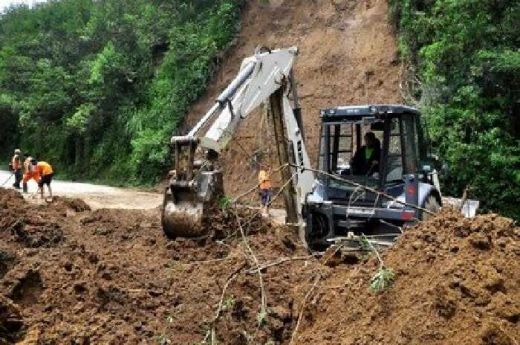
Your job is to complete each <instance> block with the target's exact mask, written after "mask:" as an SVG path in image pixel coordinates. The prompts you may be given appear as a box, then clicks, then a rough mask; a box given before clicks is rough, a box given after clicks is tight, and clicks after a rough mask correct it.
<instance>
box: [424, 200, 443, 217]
mask: <svg viewBox="0 0 520 345" xmlns="http://www.w3.org/2000/svg"><path fill="white" fill-rule="evenodd" d="M423 208H425V209H427V210H428V211H431V212H433V213H437V212H439V210H440V209H441V205H440V204H439V201H438V200H437V198H436V197H435V195H432V194H430V195H429V196H428V197H427V198H426V201H425V202H424V206H423ZM431 217H432V215H431V214H428V213H426V212H421V220H428V219H430V218H431Z"/></svg>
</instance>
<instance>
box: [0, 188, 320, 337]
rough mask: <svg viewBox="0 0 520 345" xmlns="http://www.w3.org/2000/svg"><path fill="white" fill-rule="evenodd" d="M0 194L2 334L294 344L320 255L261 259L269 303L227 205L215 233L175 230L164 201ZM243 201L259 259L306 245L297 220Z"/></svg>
mask: <svg viewBox="0 0 520 345" xmlns="http://www.w3.org/2000/svg"><path fill="white" fill-rule="evenodd" d="M0 200H1V204H0V219H1V225H0V255H1V259H2V260H1V261H0V262H1V265H0V268H1V273H2V274H1V275H0V344H3V343H6V344H7V343H8V344H11V343H13V342H15V341H25V344H63V343H72V344H89V343H90V344H99V343H102V344H123V343H125V344H140V343H143V342H144V343H160V344H161V343H162V344H167V343H173V344H191V343H199V342H201V341H202V340H203V339H204V338H206V337H207V336H208V334H210V333H208V332H209V331H210V330H212V329H213V332H214V336H215V339H217V340H218V341H219V342H220V343H223V344H243V343H245V342H246V339H250V338H251V339H253V338H254V339H255V342H261V343H265V342H267V341H269V340H272V341H275V343H286V342H287V340H288V339H289V337H290V334H291V333H290V332H291V329H292V325H293V324H294V310H293V306H294V305H295V298H296V296H295V295H294V294H293V289H294V286H299V285H301V284H304V283H305V282H306V281H307V279H308V277H309V276H310V275H311V273H312V267H314V266H317V265H319V264H318V262H317V261H315V260H314V259H313V258H308V259H309V260H310V261H308V263H307V265H303V264H302V263H303V262H304V261H302V260H301V259H298V260H294V261H287V262H283V263H280V264H277V265H276V266H273V267H269V268H268V269H266V270H264V271H263V273H262V278H263V285H264V296H265V307H266V309H265V310H263V309H262V307H261V306H262V302H261V301H262V298H261V296H262V293H261V289H260V285H259V276H258V274H257V273H256V272H254V271H252V268H253V267H255V265H254V260H253V257H252V256H251V254H250V252H249V249H247V246H246V245H245V242H244V241H243V238H242V237H241V233H240V231H239V227H238V226H237V225H238V224H237V221H236V215H234V214H231V213H230V212H227V213H223V214H221V215H219V216H218V217H216V218H215V219H214V223H213V227H214V229H221V230H222V232H221V235H220V237H219V238H218V239H216V238H212V239H202V240H188V239H179V240H176V241H169V240H167V239H166V238H165V237H164V236H163V233H162V230H161V227H160V217H159V212H158V211H157V210H153V211H137V210H106V209H100V210H96V211H88V210H86V211H82V212H78V211H77V209H78V207H77V205H81V202H80V201H77V200H75V201H68V202H64V201H63V200H60V199H58V201H57V202H56V203H53V204H49V205H33V204H30V203H26V202H25V201H24V200H23V199H22V198H21V197H20V195H19V194H18V193H16V192H13V191H9V190H5V189H0ZM237 212H238V216H239V219H240V225H241V226H242V228H243V230H244V233H245V234H246V235H247V236H248V242H247V243H248V244H249V246H250V248H251V249H252V250H253V252H254V253H255V258H256V259H257V260H258V261H259V262H260V263H262V264H267V263H270V262H274V261H276V260H278V259H280V258H285V257H292V256H307V255H308V254H307V253H306V252H305V251H304V250H303V249H302V248H300V247H299V246H298V244H297V240H296V236H295V235H294V234H292V233H291V232H290V231H289V230H287V229H284V228H273V227H272V226H271V225H270V224H269V223H266V222H265V221H263V220H262V218H261V217H258V215H257V214H256V213H255V212H253V211H251V210H247V209H239V210H238V211H237ZM57 232H58V233H59V234H60V236H59V238H56V237H55V234H56V233H57ZM19 233H24V234H27V238H31V239H32V240H30V241H29V240H27V239H26V238H23V237H20V235H19ZM228 280H229V283H228ZM225 286H226V291H225V293H224V294H223V293H222V292H223V289H224V287H225ZM219 305H220V308H219ZM217 310H220V312H219V317H218V318H216V314H217ZM206 339H208V338H206Z"/></svg>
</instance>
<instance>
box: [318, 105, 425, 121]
mask: <svg viewBox="0 0 520 345" xmlns="http://www.w3.org/2000/svg"><path fill="white" fill-rule="evenodd" d="M399 114H414V115H418V116H420V115H421V114H420V112H419V111H418V110H417V109H416V108H413V107H410V106H407V105H402V104H367V105H350V106H338V107H334V108H325V109H321V110H320V116H321V117H322V118H324V119H325V120H338V119H339V118H341V119H344V120H348V119H349V118H352V120H355V119H359V118H360V117H366V116H370V117H381V118H384V117H386V116H388V115H399Z"/></svg>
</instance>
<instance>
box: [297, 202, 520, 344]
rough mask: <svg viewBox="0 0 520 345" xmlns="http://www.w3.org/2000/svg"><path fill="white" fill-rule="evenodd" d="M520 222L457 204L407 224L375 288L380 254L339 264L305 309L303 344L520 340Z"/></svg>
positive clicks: (505, 342) (495, 341) (386, 261)
mask: <svg viewBox="0 0 520 345" xmlns="http://www.w3.org/2000/svg"><path fill="white" fill-rule="evenodd" d="M519 258H520V228H519V227H517V226H516V225H514V223H513V221H512V220H511V219H506V218H502V217H499V216H497V215H485V216H478V217H477V218H476V219H473V220H469V219H464V218H462V217H461V216H460V215H459V214H457V213H454V212H453V211H445V212H443V213H442V214H441V215H439V216H437V217H436V218H434V219H432V220H430V221H427V222H425V223H423V224H421V225H420V226H418V227H415V228H412V229H410V230H409V231H407V232H406V233H405V234H404V235H403V236H401V237H400V238H399V240H398V243H397V244H396V245H395V246H394V247H392V248H391V249H389V250H388V251H387V252H385V254H384V257H383V260H384V263H385V265H386V266H387V267H389V268H391V269H392V270H393V271H394V272H395V274H396V278H395V282H394V284H393V285H392V286H391V288H390V289H388V290H387V291H385V292H383V293H379V294H375V293H369V292H368V291H367V286H366V284H367V283H366V282H367V280H369V279H370V277H371V276H372V275H373V274H374V272H375V271H376V269H377V265H378V264H377V260H376V259H375V258H372V259H371V260H370V261H368V262H367V263H366V264H364V265H359V266H357V267H356V268H355V269H354V270H351V269H348V268H341V267H338V268H336V270H335V271H334V274H332V275H331V276H330V277H329V278H327V279H324V280H323V284H324V285H326V286H331V287H333V288H330V289H328V288H322V289H319V291H318V292H317V293H316V295H315V298H314V300H313V303H312V305H311V306H310V308H309V310H308V312H307V313H306V314H305V316H306V317H305V327H304V328H305V331H303V332H302V334H301V336H300V337H299V338H298V342H299V343H301V344H317V343H319V344H357V345H361V344H468V345H469V344H485V345H491V344H495V345H496V344H503V345H506V344H510V345H513V344H518V342H519V341H520V327H519V319H520V284H518V282H520V270H519V269H518V260H519Z"/></svg>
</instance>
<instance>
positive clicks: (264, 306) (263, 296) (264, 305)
mask: <svg viewBox="0 0 520 345" xmlns="http://www.w3.org/2000/svg"><path fill="white" fill-rule="evenodd" d="M234 213H235V217H236V219H237V223H238V228H239V230H240V235H241V236H242V240H243V242H244V245H245V246H246V248H247V250H248V251H249V255H250V256H251V258H252V259H253V262H254V263H255V266H256V268H257V269H256V271H257V272H258V280H259V282H260V293H261V307H260V313H261V314H262V315H265V314H266V313H267V298H266V294H265V288H264V279H263V277H262V272H261V271H260V263H259V262H258V258H257V257H256V255H255V253H254V251H253V249H252V248H251V246H250V245H249V243H248V241H247V237H246V234H245V232H244V228H243V227H242V223H241V222H240V217H239V216H238V213H237V212H236V209H235V212H234Z"/></svg>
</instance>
